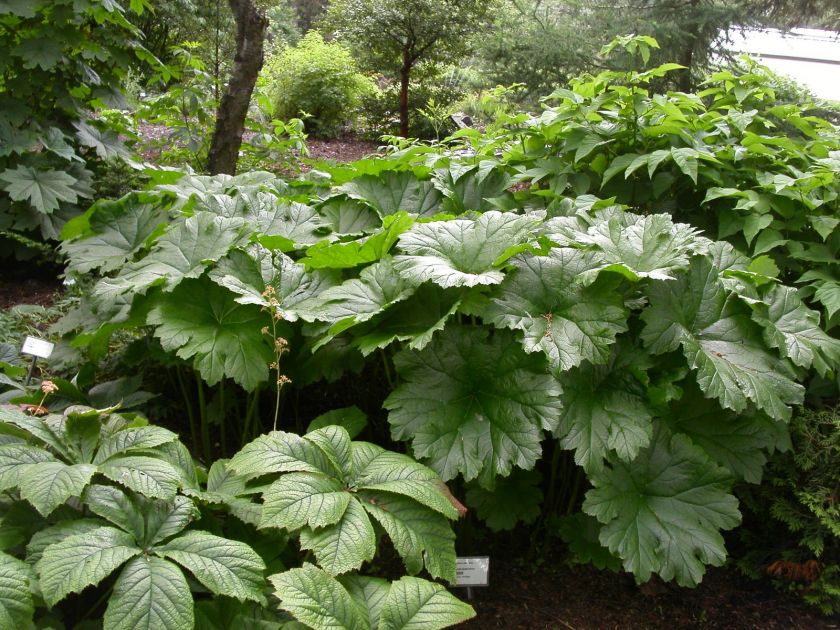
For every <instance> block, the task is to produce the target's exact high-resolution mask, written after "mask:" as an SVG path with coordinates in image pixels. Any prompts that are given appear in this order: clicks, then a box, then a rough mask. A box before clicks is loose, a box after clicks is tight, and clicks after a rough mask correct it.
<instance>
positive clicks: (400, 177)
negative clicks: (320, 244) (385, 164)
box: [335, 171, 442, 218]
mask: <svg viewBox="0 0 840 630" xmlns="http://www.w3.org/2000/svg"><path fill="white" fill-rule="evenodd" d="M335 192H336V193H343V194H345V195H347V196H348V197H350V198H351V199H356V200H358V201H362V202H364V203H366V204H368V205H369V206H370V207H371V208H373V209H374V210H376V212H377V213H378V214H379V216H380V217H383V218H384V217H386V216H388V215H390V214H394V213H396V212H398V211H400V210H404V211H406V212H408V213H409V214H413V215H417V216H420V217H430V216H433V215H434V214H435V213H436V212H437V209H438V206H440V201H441V198H442V197H441V194H440V192H438V191H437V189H435V186H434V184H433V183H432V182H430V181H420V180H418V179H417V176H416V175H414V173H412V172H411V171H385V172H383V173H380V174H379V175H362V176H361V177H357V178H355V179H353V180H352V181H350V182H348V183H346V184H343V185H341V186H339V187H338V188H336V189H335Z"/></svg>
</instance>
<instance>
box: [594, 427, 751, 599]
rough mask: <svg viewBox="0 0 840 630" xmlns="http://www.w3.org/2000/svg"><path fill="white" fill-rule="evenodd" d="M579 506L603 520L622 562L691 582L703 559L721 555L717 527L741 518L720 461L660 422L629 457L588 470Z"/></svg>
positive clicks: (638, 572) (636, 570)
mask: <svg viewBox="0 0 840 630" xmlns="http://www.w3.org/2000/svg"><path fill="white" fill-rule="evenodd" d="M590 481H591V482H592V485H593V486H594V487H593V489H592V490H589V491H588V492H587V493H586V499H585V500H584V503H583V510H584V512H586V513H587V514H591V515H592V516H594V517H596V518H597V519H598V521H599V522H600V523H602V525H603V527H602V529H601V534H600V540H601V543H602V544H603V545H604V546H606V547H607V548H609V550H610V551H612V552H613V553H614V554H616V555H618V557H620V558H621V559H622V560H623V563H624V568H625V569H626V570H627V571H630V572H632V573H633V574H634V575H635V576H636V578H637V579H639V580H641V581H647V580H649V579H650V577H651V575H652V574H653V573H657V574H659V575H660V576H661V577H662V578H663V579H664V580H672V579H675V580H676V581H677V583H678V584H680V585H682V586H695V585H697V584H698V583H699V582H700V580H701V578H702V576H703V573H704V571H705V568H704V565H706V564H711V565H713V566H720V565H721V564H723V561H724V559H725V557H726V549H725V548H724V543H723V537H722V536H721V534H720V530H721V529H731V528H733V527H735V526H736V525H737V524H738V523H739V521H740V516H741V515H740V513H739V512H738V507H737V505H738V501H737V499H736V498H735V497H734V496H732V495H731V494H730V493H729V490H730V485H731V477H730V475H729V472H728V471H727V470H725V469H724V468H721V467H720V466H718V465H716V464H715V463H714V462H712V461H711V460H710V459H709V458H708V456H706V454H705V453H703V451H701V450H700V449H699V448H698V447H696V446H694V445H693V444H692V443H691V441H690V440H689V439H688V438H687V437H685V436H682V435H671V433H670V432H669V431H668V430H667V429H665V428H662V427H660V428H659V429H658V430H657V431H656V432H655V434H654V437H653V439H652V441H651V445H650V446H649V447H648V448H646V449H644V450H643V451H642V452H641V453H639V455H638V457H637V458H636V459H635V460H634V461H633V462H631V463H629V464H626V463H624V462H616V463H615V464H613V466H612V467H610V468H605V469H604V470H602V471H600V472H596V473H592V474H591V475H590Z"/></svg>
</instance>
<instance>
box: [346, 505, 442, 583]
mask: <svg viewBox="0 0 840 630" xmlns="http://www.w3.org/2000/svg"><path fill="white" fill-rule="evenodd" d="M358 497H359V501H360V502H361V504H362V507H364V508H365V510H367V512H368V514H370V515H371V516H372V517H373V518H375V519H376V520H377V521H379V524H380V525H382V528H383V529H384V530H385V531H386V532H387V534H388V537H389V538H390V539H391V542H392V543H393V545H394V549H396V550H397V553H399V554H400V557H401V558H402V559H403V562H404V563H405V567H406V569H407V570H408V572H409V573H411V574H415V573H419V572H420V571H421V570H422V569H423V567H424V566H425V567H426V570H427V571H428V572H429V575H431V576H432V577H436V578H440V579H442V580H446V581H447V582H454V581H455V534H454V533H452V528H451V527H450V526H449V521H448V520H447V519H446V517H445V516H441V515H440V514H438V513H436V512H432V511H431V510H429V509H428V508H427V507H425V506H423V505H421V504H419V503H417V502H416V501H413V500H411V499H409V498H407V497H404V496H400V495H398V494H393V495H387V494H385V493H378V492H376V493H375V492H370V491H364V490H363V491H360V492H359V494H358Z"/></svg>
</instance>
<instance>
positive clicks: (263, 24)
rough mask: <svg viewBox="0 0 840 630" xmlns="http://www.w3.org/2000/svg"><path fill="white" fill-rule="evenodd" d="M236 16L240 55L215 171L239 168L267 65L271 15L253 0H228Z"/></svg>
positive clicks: (213, 159)
mask: <svg viewBox="0 0 840 630" xmlns="http://www.w3.org/2000/svg"><path fill="white" fill-rule="evenodd" d="M228 3H229V4H230V9H231V11H232V12H233V18H234V19H235V20H236V57H235V58H234V64H233V72H232V73H231V75H230V81H229V82H228V85H227V88H226V89H225V93H224V94H223V95H222V100H221V102H220V103H219V111H218V112H217V113H216V129H215V131H214V132H213V141H212V143H211V145H210V155H209V159H208V170H209V171H210V173H211V174H212V175H216V174H218V173H227V174H229V175H233V174H234V173H235V172H236V160H237V158H238V157H239V147H240V146H241V145H242V133H243V132H244V131H245V118H246V116H247V115H248V105H249V104H250V102H251V93H252V92H253V91H254V85H256V83H257V75H258V74H259V72H260V69H262V65H263V40H264V39H265V31H266V29H267V27H268V19H267V18H266V17H265V12H264V11H263V10H262V9H257V7H255V6H254V3H253V0H228Z"/></svg>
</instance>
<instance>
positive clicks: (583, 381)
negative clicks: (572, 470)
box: [556, 351, 653, 473]
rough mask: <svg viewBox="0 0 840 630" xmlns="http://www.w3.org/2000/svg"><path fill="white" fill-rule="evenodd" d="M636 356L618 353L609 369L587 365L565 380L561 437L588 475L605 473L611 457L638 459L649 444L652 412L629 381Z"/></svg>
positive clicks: (562, 377) (558, 434)
mask: <svg viewBox="0 0 840 630" xmlns="http://www.w3.org/2000/svg"><path fill="white" fill-rule="evenodd" d="M633 356H634V355H633V354H632V351H628V352H626V353H623V352H622V353H614V354H613V356H612V357H611V361H610V363H609V364H608V365H604V366H593V365H592V364H591V363H584V364H583V365H582V366H580V367H578V368H576V369H574V370H571V371H569V372H567V373H565V374H562V375H561V377H560V383H561V384H562V387H563V391H564V396H563V403H564V408H563V412H562V414H561V416H560V424H559V426H558V429H557V432H556V433H557V436H558V437H559V438H560V443H561V444H562V446H563V448H566V449H570V450H574V451H575V462H576V463H577V464H578V465H580V466H582V467H583V469H584V470H586V472H587V473H592V472H597V471H600V470H601V469H602V468H603V466H604V460H605V459H606V458H607V456H608V455H609V454H610V453H615V454H616V455H618V457H619V459H621V460H623V461H627V462H630V461H633V459H635V457H636V456H637V455H638V453H639V450H640V449H642V448H644V447H645V446H647V445H648V444H649V443H650V437H651V433H652V432H653V426H652V424H651V420H652V418H653V414H652V412H651V410H650V409H649V408H648V405H647V403H646V401H645V400H644V399H643V398H642V397H640V396H639V395H638V394H637V393H636V392H634V391H633V388H632V382H628V381H632V376H631V375H630V372H629V369H628V368H629V367H631V365H628V363H631V362H632V360H633Z"/></svg>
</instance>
